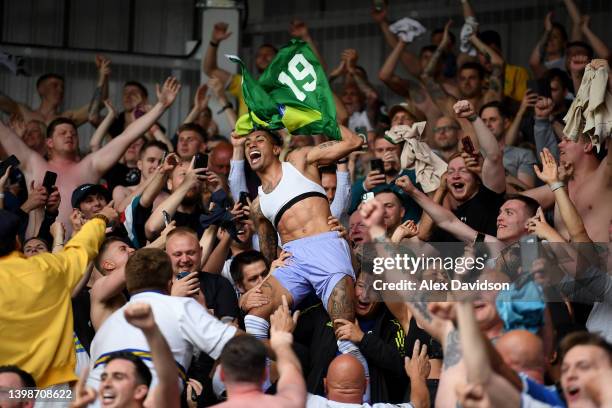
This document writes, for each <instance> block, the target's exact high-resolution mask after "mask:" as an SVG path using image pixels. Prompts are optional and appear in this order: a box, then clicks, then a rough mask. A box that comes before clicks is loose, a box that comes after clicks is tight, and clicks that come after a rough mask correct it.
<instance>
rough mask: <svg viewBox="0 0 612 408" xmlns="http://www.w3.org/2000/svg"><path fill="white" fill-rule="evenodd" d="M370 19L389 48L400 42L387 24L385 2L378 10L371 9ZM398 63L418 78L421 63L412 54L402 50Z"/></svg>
mask: <svg viewBox="0 0 612 408" xmlns="http://www.w3.org/2000/svg"><path fill="white" fill-rule="evenodd" d="M372 18H373V19H374V21H376V22H377V23H378V26H379V27H380V31H382V33H383V37H384V39H385V42H386V43H387V45H388V46H389V47H390V48H395V46H396V44H397V43H398V42H401V40H399V39H398V38H397V37H396V36H395V34H393V33H392V32H391V30H390V29H389V22H388V21H387V5H386V3H385V2H383V4H382V7H381V8H380V9H376V8H373V9H372ZM400 61H401V62H402V64H403V65H404V67H406V70H408V72H409V73H410V74H411V75H414V76H419V75H420V74H421V62H420V61H419V57H418V56H416V55H415V54H414V53H412V52H410V51H408V50H403V51H402V53H401V55H400Z"/></svg>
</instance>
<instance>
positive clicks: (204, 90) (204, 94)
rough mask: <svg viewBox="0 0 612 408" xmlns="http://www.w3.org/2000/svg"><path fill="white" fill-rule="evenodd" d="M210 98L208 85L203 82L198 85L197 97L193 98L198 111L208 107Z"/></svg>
mask: <svg viewBox="0 0 612 408" xmlns="http://www.w3.org/2000/svg"><path fill="white" fill-rule="evenodd" d="M208 100H209V96H208V85H207V84H202V85H200V86H198V89H197V90H196V93H195V97H194V98H193V106H194V107H195V108H196V110H197V111H198V112H202V111H204V109H206V108H207V107H208Z"/></svg>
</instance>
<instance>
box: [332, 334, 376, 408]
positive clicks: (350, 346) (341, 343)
mask: <svg viewBox="0 0 612 408" xmlns="http://www.w3.org/2000/svg"><path fill="white" fill-rule="evenodd" d="M336 344H338V350H340V352H341V353H342V354H351V355H352V356H353V357H355V358H356V359H357V360H359V362H360V363H361V365H362V366H363V370H364V371H365V377H366V380H368V384H367V386H366V390H365V394H363V402H367V403H369V402H370V369H369V368H368V362H367V361H366V359H365V357H364V356H363V354H361V351H360V350H359V347H357V346H356V345H355V343H353V342H352V341H349V340H336Z"/></svg>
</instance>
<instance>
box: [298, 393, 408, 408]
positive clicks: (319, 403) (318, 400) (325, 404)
mask: <svg viewBox="0 0 612 408" xmlns="http://www.w3.org/2000/svg"><path fill="white" fill-rule="evenodd" d="M306 408H414V406H413V405H412V404H411V403H409V402H404V403H402V404H387V403H385V402H377V403H375V404H374V405H370V404H367V403H363V404H347V403H345V402H336V401H330V400H328V399H327V398H323V397H321V396H319V395H314V394H308V399H307V400H306Z"/></svg>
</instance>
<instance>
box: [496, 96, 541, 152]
mask: <svg viewBox="0 0 612 408" xmlns="http://www.w3.org/2000/svg"><path fill="white" fill-rule="evenodd" d="M537 100H538V94H537V93H535V92H533V91H532V90H531V89H528V90H527V92H525V96H523V100H522V101H521V106H520V107H519V110H518V112H517V113H516V115H515V116H514V119H512V124H511V125H510V127H509V128H508V130H507V131H506V134H505V135H504V143H505V144H506V145H508V146H515V145H516V144H517V142H518V136H519V129H520V127H521V122H522V121H523V117H524V116H525V113H526V112H527V109H529V108H533V107H534V106H535V104H536V102H537Z"/></svg>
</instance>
